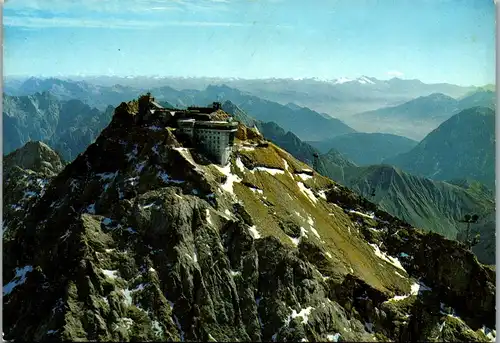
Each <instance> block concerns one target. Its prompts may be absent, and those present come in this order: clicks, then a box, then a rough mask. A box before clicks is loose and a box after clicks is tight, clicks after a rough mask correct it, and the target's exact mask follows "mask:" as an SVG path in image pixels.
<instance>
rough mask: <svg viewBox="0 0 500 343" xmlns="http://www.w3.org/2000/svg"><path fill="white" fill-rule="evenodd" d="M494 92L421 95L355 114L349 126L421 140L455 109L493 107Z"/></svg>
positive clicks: (455, 111)
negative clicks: (463, 95) (401, 102)
mask: <svg viewBox="0 0 500 343" xmlns="http://www.w3.org/2000/svg"><path fill="white" fill-rule="evenodd" d="M495 101H496V99H495V93H494V92H492V91H489V90H481V89H480V90H477V91H475V92H473V93H471V94H469V95H467V96H465V97H463V98H461V99H459V100H457V99H454V98H452V97H449V96H447V95H444V94H431V95H428V96H422V97H419V98H416V99H413V100H411V101H408V102H406V103H404V104H401V105H398V106H393V107H386V108H380V109H377V110H374V111H368V112H364V113H360V114H357V115H355V116H353V117H351V118H349V120H347V123H349V125H351V126H353V127H355V128H357V129H358V130H362V131H367V132H388V133H393V134H397V135H402V136H406V137H409V138H412V139H415V140H421V139H422V138H423V137H424V136H425V135H427V134H428V133H429V132H431V131H432V130H434V129H435V128H436V127H438V126H439V125H440V124H441V123H443V122H444V121H445V120H447V119H449V118H450V117H451V116H453V115H455V114H457V113H458V112H460V111H462V110H465V109H468V108H471V107H477V106H483V107H489V108H491V109H494V108H495Z"/></svg>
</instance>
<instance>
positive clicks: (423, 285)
mask: <svg viewBox="0 0 500 343" xmlns="http://www.w3.org/2000/svg"><path fill="white" fill-rule="evenodd" d="M135 109H136V106H135V104H134V103H130V104H122V105H120V106H119V107H118V108H117V109H116V112H115V115H114V118H113V120H112V122H111V124H110V125H109V126H108V127H107V128H106V129H104V131H103V132H102V134H101V135H100V136H99V138H98V139H97V140H96V142H95V143H94V144H92V145H90V146H89V147H88V149H87V150H86V151H85V152H84V153H83V154H81V155H80V156H78V157H77V158H76V160H75V161H74V162H73V163H71V164H69V165H68V166H66V168H64V170H62V171H60V172H59V173H58V174H57V176H54V177H52V178H50V179H47V183H46V185H44V192H43V193H40V195H39V196H37V197H36V198H35V199H33V201H32V203H31V205H30V206H29V207H27V208H26V209H25V210H24V211H11V212H7V213H6V214H5V217H6V221H7V222H9V223H15V225H14V224H12V225H8V226H7V227H5V225H4V230H5V232H4V237H3V239H4V243H3V248H4V269H3V270H4V271H3V278H4V280H5V281H4V282H5V284H4V287H3V295H4V297H3V299H4V300H3V301H4V333H5V339H7V340H10V339H15V340H30V341H31V340H79V341H89V340H98V341H103V340H113V341H148V340H150V341H153V340H156V341H160V340H175V341H179V340H180V341H189V340H195V341H201V340H203V341H250V340H253V341H305V340H307V341H389V340H426V341H443V340H445V341H456V340H466V341H470V340H475V341H487V340H490V339H492V338H494V335H495V331H494V330H493V329H494V325H495V304H494V301H495V286H494V280H495V272H494V271H492V270H490V269H488V268H486V267H485V266H483V265H481V264H480V263H478V261H477V259H476V258H475V257H474V256H473V255H472V254H471V253H469V252H467V251H466V250H464V249H463V248H462V246H461V245H460V244H459V243H456V242H453V241H449V240H446V239H444V238H443V237H441V236H439V235H436V234H426V233H423V232H421V231H419V230H416V229H414V228H412V227H410V226H409V225H408V224H406V223H403V222H401V221H398V220H396V219H395V218H393V217H391V216H390V215H388V214H387V213H385V212H382V211H379V210H377V208H375V207H374V205H373V204H371V203H369V202H367V201H366V200H364V199H362V198H360V197H358V196H356V195H354V194H353V193H352V192H351V191H349V190H348V189H346V188H344V187H341V186H339V185H338V184H336V183H334V182H333V181H331V180H329V179H327V178H325V177H323V176H321V175H319V174H317V173H314V172H312V171H311V170H309V169H308V167H307V165H305V164H304V163H302V162H299V161H297V160H296V159H294V158H293V157H291V155H289V154H288V153H287V152H286V151H284V150H282V149H280V148H278V147H277V146H275V145H273V144H272V143H269V142H265V141H263V139H262V138H261V137H260V136H259V135H258V134H256V133H254V134H252V135H250V137H252V138H250V139H249V138H248V135H244V136H245V137H247V140H244V141H243V140H237V142H236V147H235V150H236V151H235V153H234V155H233V158H232V161H231V163H230V164H229V165H228V166H225V167H219V166H215V165H213V164H211V163H210V162H209V161H208V160H206V159H205V158H204V157H203V156H202V155H200V154H198V153H197V152H196V151H194V150H191V149H187V148H185V147H183V146H182V145H181V144H180V143H179V141H178V140H177V138H176V136H175V132H174V131H173V130H171V129H169V128H162V127H158V126H150V125H148V124H144V125H142V126H135V125H133V124H132V123H133V115H134V114H133V112H134V110H135ZM19 169H21V168H19ZM5 182H6V183H7V184H8V183H9V182H10V181H9V180H6V181H5ZM4 187H5V183H4ZM21 217H22V218H21Z"/></svg>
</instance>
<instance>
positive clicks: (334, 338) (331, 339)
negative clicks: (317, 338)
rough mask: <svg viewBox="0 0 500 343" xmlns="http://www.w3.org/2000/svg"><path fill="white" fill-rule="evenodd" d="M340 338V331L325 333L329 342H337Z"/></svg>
mask: <svg viewBox="0 0 500 343" xmlns="http://www.w3.org/2000/svg"><path fill="white" fill-rule="evenodd" d="M339 338H340V333H336V334H335V335H326V339H328V341H329V342H338V341H339Z"/></svg>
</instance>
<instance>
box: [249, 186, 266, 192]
mask: <svg viewBox="0 0 500 343" xmlns="http://www.w3.org/2000/svg"><path fill="white" fill-rule="evenodd" d="M248 188H250V190H251V191H252V192H254V193H258V194H264V191H263V190H262V189H258V188H255V187H248Z"/></svg>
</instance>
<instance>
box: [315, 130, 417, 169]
mask: <svg viewBox="0 0 500 343" xmlns="http://www.w3.org/2000/svg"><path fill="white" fill-rule="evenodd" d="M307 143H309V144H310V145H312V146H313V147H315V148H317V149H318V150H319V151H320V152H322V153H327V152H328V151H330V150H331V149H336V150H338V151H339V152H340V153H342V154H343V155H344V156H345V157H347V158H349V159H350V160H352V161H353V162H354V163H356V164H357V165H360V166H362V165H370V164H378V163H382V161H383V160H385V159H387V158H389V157H394V156H396V155H399V154H401V153H404V152H408V151H410V150H411V149H412V148H413V147H415V146H416V145H417V144H418V142H417V141H414V140H412V139H409V138H406V137H401V136H397V135H392V134H387V133H365V132H354V133H348V134H345V135H340V136H337V137H334V138H332V139H327V140H324V141H314V142H311V141H309V142H307Z"/></svg>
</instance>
